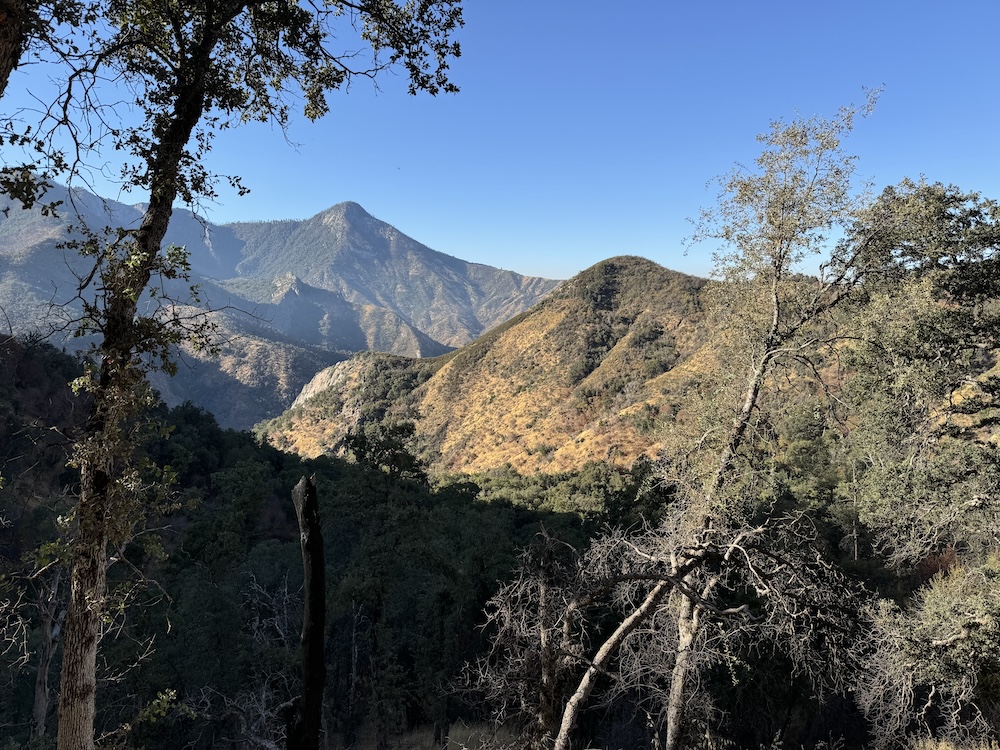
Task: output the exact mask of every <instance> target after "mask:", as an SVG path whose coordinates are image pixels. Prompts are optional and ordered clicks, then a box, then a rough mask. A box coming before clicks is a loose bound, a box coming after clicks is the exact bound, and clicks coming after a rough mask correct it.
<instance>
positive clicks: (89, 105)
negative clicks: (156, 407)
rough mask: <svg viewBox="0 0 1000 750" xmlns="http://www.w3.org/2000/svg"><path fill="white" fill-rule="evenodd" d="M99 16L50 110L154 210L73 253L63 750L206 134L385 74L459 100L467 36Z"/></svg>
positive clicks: (206, 187) (281, 118)
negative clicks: (75, 471) (77, 263)
mask: <svg viewBox="0 0 1000 750" xmlns="http://www.w3.org/2000/svg"><path fill="white" fill-rule="evenodd" d="M103 10H104V21H105V23H106V24H107V28H108V29H110V30H111V33H110V35H109V37H108V38H107V39H106V40H105V43H104V44H103V45H102V46H101V48H100V49H99V51H98V52H97V53H95V54H94V55H92V56H89V57H88V58H86V59H85V61H84V63H83V64H82V65H80V66H78V67H77V69H76V70H75V71H74V72H73V74H72V75H71V76H70V78H69V81H68V85H67V87H66V95H65V98H64V99H63V101H62V102H61V103H60V109H62V108H66V111H73V110H72V108H73V107H80V108H82V114H81V115H80V117H81V118H82V119H81V120H80V121H83V122H91V123H94V124H95V125H98V126H103V127H107V128H108V129H109V131H110V133H111V135H112V136H113V138H114V139H115V144H114V145H115V148H116V149H120V150H122V151H124V152H125V153H127V154H129V155H130V156H131V159H132V160H131V161H130V162H129V163H127V164H126V166H125V168H124V170H123V174H124V175H125V178H126V182H127V184H128V185H129V186H131V187H132V188H134V189H142V190H145V191H147V192H148V194H149V197H148V205H147V208H146V211H145V214H144V216H143V219H142V221H141V224H140V225H139V227H138V228H136V229H134V230H116V231H114V232H110V233H107V234H91V236H90V239H89V240H88V241H87V242H86V243H85V244H84V246H83V247H82V251H83V252H84V254H87V255H89V256H90V257H92V258H93V259H94V261H95V270H94V273H93V274H92V275H91V277H90V278H89V279H88V280H87V281H89V282H92V283H93V292H94V293H96V299H95V301H93V302H92V303H88V304H87V305H86V319H85V320H84V330H86V331H88V332H93V333H96V334H98V336H99V343H98V344H97V347H96V351H95V355H96V356H95V362H96V364H95V366H94V367H93V368H92V369H91V370H90V371H89V372H88V374H87V376H86V377H85V378H84V379H83V380H82V381H81V383H80V386H81V388H83V389H85V390H86V391H88V392H89V393H90V397H91V399H92V408H91V413H90V416H89V418H88V420H87V423H86V427H85V429H84V431H83V436H82V437H81V438H80V440H79V441H78V445H77V449H76V452H75V458H74V461H75V464H76V465H77V466H78V467H79V471H80V487H79V501H78V503H77V507H76V524H77V531H76V538H75V539H74V541H73V545H72V561H71V569H72V574H71V602H70V608H69V613H68V615H67V618H66V624H65V631H64V632H65V635H64V641H63V662H62V676H61V684H60V696H59V736H58V746H59V749H60V750H84V749H86V750H89V749H90V748H93V747H94V718H95V697H96V696H95V693H96V656H97V647H98V641H99V639H100V635H101V622H102V614H103V607H104V600H105V596H106V587H107V566H108V564H109V560H110V558H111V557H112V556H113V555H114V554H115V553H116V552H117V550H118V549H119V548H120V547H121V545H122V544H124V542H125V541H126V540H127V539H128V538H129V536H130V535H131V533H132V530H133V527H134V525H135V524H137V523H139V522H140V521H141V519H142V515H143V508H142V507H141V503H140V502H139V500H140V484H141V477H140V476H139V474H138V472H137V469H136V468H135V467H134V466H133V464H132V461H131V455H130V448H131V446H132V444H133V440H132V436H133V431H134V429H135V425H136V418H137V415H138V413H139V412H140V411H141V410H142V409H143V408H144V406H145V405H146V404H147V403H148V402H149V386H148V384H147V382H146V379H145V374H146V372H147V371H149V369H150V368H155V367H167V368H169V367H170V355H171V346H173V345H174V344H176V343H177V342H178V341H179V340H181V339H182V338H184V337H186V336H187V335H188V333H189V330H190V329H189V327H188V322H187V321H185V320H183V319H182V318H181V317H180V316H179V314H177V313H176V312H175V308H173V307H171V305H170V304H169V303H168V302H166V301H165V300H163V299H162V298H161V297H158V296H157V295H156V294H155V291H156V290H155V288H154V286H152V285H151V282H152V281H154V280H155V279H157V278H158V277H162V278H166V279H172V278H181V277H183V276H184V273H185V271H186V257H185V254H184V253H183V251H181V250H178V249H176V248H173V249H164V248H163V247H162V242H163V237H164V234H165V232H166V230H167V224H168V222H169V220H170V216H171V213H172V210H173V205H174V203H175V201H177V200H181V201H184V202H185V203H188V204H192V203H194V202H195V201H196V200H197V199H198V198H199V197H209V198H210V197H212V196H213V195H214V193H213V178H212V176H211V175H210V174H209V173H208V172H207V171H206V168H205V167H204V165H203V161H202V158H203V157H204V155H205V153H206V151H207V150H208V148H209V146H210V143H211V138H212V135H213V133H214V132H215V131H217V130H219V129H222V128H226V127H229V126H230V125H238V124H239V123H241V122H245V121H247V120H263V121H268V120H270V121H272V122H276V123H278V124H279V125H281V126H284V125H285V123H286V122H287V121H288V118H289V105H288V103H287V101H288V98H291V97H294V96H296V95H298V96H301V99H302V101H303V103H304V108H305V114H306V116H308V117H309V118H311V119H315V118H317V117H319V116H321V115H323V114H325V113H326V112H327V109H328V106H327V101H326V94H327V92H329V91H331V90H333V89H338V88H340V87H341V86H343V85H344V84H346V83H348V82H350V81H351V80H353V79H354V78H356V77H369V78H371V77H374V76H376V75H377V74H378V73H379V72H381V71H383V70H385V69H387V68H389V67H391V66H394V65H399V66H402V67H403V68H405V70H406V72H407V74H408V76H409V81H410V83H409V88H410V91H411V93H415V92H417V91H427V92H430V93H432V94H436V93H438V92H439V91H453V90H455V87H454V86H453V85H452V84H451V83H450V82H449V81H448V78H447V70H448V61H449V59H450V58H451V57H453V56H456V55H457V54H458V51H459V50H458V46H457V44H456V43H455V42H454V41H453V40H452V34H453V33H454V32H455V31H456V30H457V28H458V27H459V26H461V23H462V15H461V6H460V4H459V3H458V1H457V0H421V2H418V3H406V4H398V3H396V2H393V1H392V0H360V1H359V2H334V3H328V4H322V5H295V4H286V3H274V2H265V1H264V0H127V1H126V0H109V2H108V3H107V4H106V6H104V7H103ZM338 26H339V27H340V28H339V29H338V31H337V34H336V36H340V35H343V36H347V37H351V35H352V34H356V37H359V38H355V39H354V40H353V41H347V42H343V44H344V48H343V49H341V50H338V49H335V47H334V45H335V43H337V42H336V40H335V33H334V30H335V28H337V27H338ZM361 43H365V44H367V45H368V47H369V48H370V55H369V57H368V58H367V62H364V60H365V58H364V57H363V56H360V55H359V54H358V53H357V52H356V51H355V52H352V51H350V50H351V49H355V50H356V49H357V45H358V44H361ZM109 70H110V71H112V72H113V74H114V75H116V76H118V77H119V81H120V83H121V85H122V86H123V87H125V89H126V90H128V91H129V92H131V94H132V95H134V102H135V105H136V106H137V108H138V109H139V111H140V112H141V113H142V115H143V117H144V121H143V123H142V124H141V125H139V126H137V127H135V128H129V129H121V126H120V125H119V124H118V123H111V122H107V121H106V120H105V121H103V122H100V121H101V120H102V118H106V115H105V110H104V109H103V108H102V107H101V106H100V103H99V102H98V101H97V99H96V97H97V96H98V95H99V93H100V92H99V89H100V88H101V87H100V85H99V81H100V79H101V77H102V76H104V75H106V73H107V71H109Z"/></svg>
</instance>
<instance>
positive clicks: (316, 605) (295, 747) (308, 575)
mask: <svg viewBox="0 0 1000 750" xmlns="http://www.w3.org/2000/svg"><path fill="white" fill-rule="evenodd" d="M292 503H293V504H294V505H295V514H296V516H298V519H299V536H300V542H301V546H302V568H303V571H304V573H305V584H304V585H305V603H304V605H303V613H302V639H301V642H302V674H303V677H302V696H301V697H300V698H299V700H298V707H297V710H296V712H295V717H294V719H293V720H292V724H291V727H289V731H288V733H287V738H286V745H285V746H286V747H287V748H288V750H319V735H320V728H321V726H322V723H323V687H324V685H325V682H326V658H325V654H324V652H323V636H324V634H325V631H326V563H325V562H324V559H323V530H322V528H321V527H320V523H319V501H318V499H317V496H316V477H311V478H309V479H306V478H305V477H302V479H300V480H299V483H298V484H297V485H295V489H294V490H293V491H292Z"/></svg>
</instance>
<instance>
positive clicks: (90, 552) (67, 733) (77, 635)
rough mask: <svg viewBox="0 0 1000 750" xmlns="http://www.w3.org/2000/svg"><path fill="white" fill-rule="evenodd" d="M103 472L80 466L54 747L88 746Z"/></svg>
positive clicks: (103, 549) (103, 580) (102, 564)
mask: <svg viewBox="0 0 1000 750" xmlns="http://www.w3.org/2000/svg"><path fill="white" fill-rule="evenodd" d="M107 480H108V477H107V474H106V473H105V472H103V471H100V470H97V469H95V467H93V466H89V465H85V466H83V467H82V470H81V482H80V502H79V505H78V508H77V515H78V518H79V540H78V541H77V543H76V547H75V549H74V550H73V561H72V564H73V570H72V573H71V574H70V600H69V610H68V612H67V615H66V629H65V635H64V638H63V659H62V676H61V679H60V682H59V736H58V744H57V747H58V750H93V748H94V716H95V713H96V705H95V696H96V694H97V642H98V640H99V639H100V635H101V633H100V627H101V611H102V609H103V606H104V597H105V594H106V593H107V538H108V530H107V517H106V515H105V511H106V510H107V508H106V503H105V502H103V501H104V500H105V498H106V497H107V494H108V487H107Z"/></svg>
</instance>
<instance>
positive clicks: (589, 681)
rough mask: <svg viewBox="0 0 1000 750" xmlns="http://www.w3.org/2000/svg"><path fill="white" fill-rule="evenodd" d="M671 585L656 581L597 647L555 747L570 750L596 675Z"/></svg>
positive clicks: (575, 694)
mask: <svg viewBox="0 0 1000 750" xmlns="http://www.w3.org/2000/svg"><path fill="white" fill-rule="evenodd" d="M670 586H671V584H670V582H669V581H660V582H659V583H657V584H656V585H655V586H654V587H653V588H652V590H651V591H650V592H649V593H648V594H647V595H646V598H645V599H644V600H643V602H642V604H641V605H639V608H638V609H636V610H635V612H633V613H632V614H631V615H629V616H628V617H626V618H625V620H624V621H622V623H621V625H619V626H618V627H617V628H616V629H615V632H614V633H612V634H611V636H610V637H609V638H608V639H607V640H606V641H605V642H604V643H603V645H602V646H601V648H600V649H599V650H598V652H597V655H596V656H595V657H594V660H593V661H592V662H591V664H590V666H589V667H587V671H586V672H585V673H584V675H583V678H582V679H581V680H580V684H579V685H578V686H577V688H576V690H575V691H574V693H573V695H571V696H570V698H569V701H567V703H566V708H565V709H564V710H563V715H562V723H561V725H560V727H559V734H558V735H557V736H556V742H555V746H554V750H569V746H570V734H571V733H572V731H573V727H574V726H575V724H576V717H577V714H578V713H579V711H580V708H581V707H582V706H583V702H584V701H585V700H587V698H588V697H589V696H590V693H591V692H592V691H593V690H594V681H595V680H596V679H597V675H598V674H599V673H600V672H603V671H604V670H605V668H606V667H607V665H608V662H609V661H611V657H612V656H614V654H615V651H617V650H618V647H619V646H620V645H621V643H622V641H624V640H625V638H626V637H627V636H628V634H629V633H631V632H632V631H633V630H635V629H636V627H638V626H639V624H640V623H641V622H642V621H643V620H645V619H646V618H647V617H648V616H649V615H650V614H651V613H652V612H653V610H654V609H655V608H656V606H657V605H658V604H659V603H660V600H661V599H662V598H663V596H664V594H666V593H667V592H668V591H669V590H670ZM685 601H686V599H685Z"/></svg>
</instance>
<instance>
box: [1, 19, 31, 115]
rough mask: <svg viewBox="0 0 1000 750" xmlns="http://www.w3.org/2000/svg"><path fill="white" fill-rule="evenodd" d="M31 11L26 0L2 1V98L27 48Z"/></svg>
mask: <svg viewBox="0 0 1000 750" xmlns="http://www.w3.org/2000/svg"><path fill="white" fill-rule="evenodd" d="M30 15H31V11H30V9H29V7H28V3H26V2H25V1H24V0H0V96H3V94H4V92H5V91H6V90H7V82H8V81H9V80H10V74H11V73H13V72H14V70H15V68H17V66H18V63H20V62H21V56H22V55H23V54H24V50H25V48H26V46H27V28H28V18H29V16H30Z"/></svg>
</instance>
